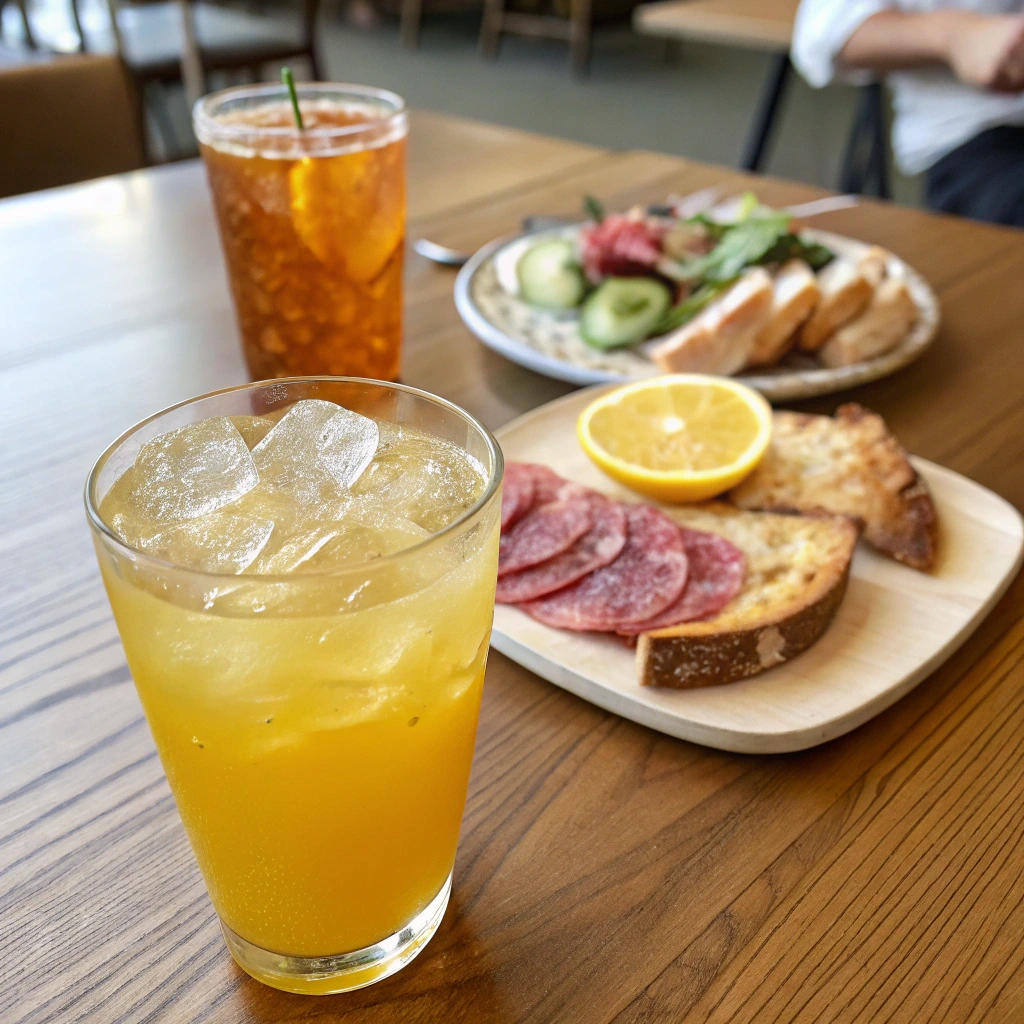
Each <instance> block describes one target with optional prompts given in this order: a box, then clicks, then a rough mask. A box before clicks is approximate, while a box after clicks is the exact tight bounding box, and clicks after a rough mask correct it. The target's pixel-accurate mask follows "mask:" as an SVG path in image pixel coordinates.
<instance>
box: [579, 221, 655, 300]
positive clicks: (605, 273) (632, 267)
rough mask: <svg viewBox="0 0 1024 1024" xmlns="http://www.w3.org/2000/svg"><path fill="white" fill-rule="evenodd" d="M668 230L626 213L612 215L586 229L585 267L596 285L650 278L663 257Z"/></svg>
mask: <svg viewBox="0 0 1024 1024" xmlns="http://www.w3.org/2000/svg"><path fill="white" fill-rule="evenodd" d="M664 235H665V228H664V227H663V226H661V225H660V224H657V223H655V222H652V221H650V220H646V219H644V218H641V217H635V216H631V215H630V214H625V213H612V214H609V215H608V216H607V217H605V219H604V220H602V221H601V222H600V223H599V224H588V225H586V226H585V227H584V228H583V231H582V233H581V235H580V241H581V244H582V248H583V267H584V270H585V271H586V274H587V277H588V278H589V279H590V280H591V281H592V282H594V284H597V283H599V282H600V281H603V280H604V279H605V278H606V277H611V276H618V277H628V276H630V275H634V274H649V273H650V272H651V271H652V270H653V268H654V266H655V264H657V262H658V260H659V259H661V256H662V248H661V243H662V239H663V238H664Z"/></svg>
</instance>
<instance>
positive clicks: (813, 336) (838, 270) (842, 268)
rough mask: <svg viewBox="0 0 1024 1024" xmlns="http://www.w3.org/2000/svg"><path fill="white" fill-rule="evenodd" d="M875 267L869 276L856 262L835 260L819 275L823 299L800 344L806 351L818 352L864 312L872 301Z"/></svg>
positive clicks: (803, 329)
mask: <svg viewBox="0 0 1024 1024" xmlns="http://www.w3.org/2000/svg"><path fill="white" fill-rule="evenodd" d="M874 275H875V272H874V269H873V268H872V269H871V270H870V271H869V272H868V273H865V271H864V270H862V269H861V268H860V267H859V266H858V265H857V264H856V263H854V262H853V261H852V260H848V259H844V258H843V257H839V258H838V259H834V260H833V261H832V262H831V263H830V264H829V265H828V266H827V267H825V269H824V270H823V271H822V272H821V273H820V274H819V275H818V287H819V288H820V289H821V298H820V299H819V300H818V305H817V307H816V308H815V310H814V312H813V313H811V315H810V316H809V317H808V318H807V320H806V321H805V323H804V325H803V327H801V328H800V335H799V337H798V338H797V344H798V345H799V346H800V348H802V349H803V350H804V351H805V352H817V351H818V349H819V348H821V346H822V345H824V344H825V341H826V340H827V339H828V338H829V337H831V336H832V335H833V334H835V332H836V331H837V330H838V329H839V328H840V327H842V326H843V324H845V323H847V322H848V321H850V320H852V319H853V318H854V317H855V316H857V314H858V313H861V312H862V311H863V310H864V308H865V307H866V306H867V304H868V303H869V302H870V301H871V296H872V295H873V294H874V292H875V289H874V285H872V283H871V278H872V277H873V276H874Z"/></svg>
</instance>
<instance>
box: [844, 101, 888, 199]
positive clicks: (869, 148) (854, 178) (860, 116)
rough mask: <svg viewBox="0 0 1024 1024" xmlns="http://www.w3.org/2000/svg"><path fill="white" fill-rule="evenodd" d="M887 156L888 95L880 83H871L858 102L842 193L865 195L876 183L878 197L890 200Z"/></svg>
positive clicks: (851, 131)
mask: <svg viewBox="0 0 1024 1024" xmlns="http://www.w3.org/2000/svg"><path fill="white" fill-rule="evenodd" d="M888 153H889V147H888V140H887V138H886V124H885V93H884V92H883V89H882V84H881V83H880V82H872V83H871V84H870V85H865V86H864V87H863V88H862V89H861V92H860V98H859V100H858V101H857V113H856V114H855V115H854V120H853V128H852V129H851V130H850V138H849V140H848V141H847V143H846V150H845V152H844V154H843V162H842V165H841V167H840V172H839V188H840V189H841V190H842V191H843V192H854V193H859V194H865V193H867V191H868V189H869V187H870V184H871V182H872V181H874V193H875V195H877V196H878V197H879V198H881V199H889V198H890V197H891V192H890V189H889V155H888Z"/></svg>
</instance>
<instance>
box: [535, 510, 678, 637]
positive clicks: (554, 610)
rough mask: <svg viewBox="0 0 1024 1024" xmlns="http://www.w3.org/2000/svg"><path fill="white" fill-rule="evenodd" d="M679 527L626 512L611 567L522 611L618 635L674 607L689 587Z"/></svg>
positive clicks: (652, 513) (654, 513)
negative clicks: (623, 536) (623, 531)
mask: <svg viewBox="0 0 1024 1024" xmlns="http://www.w3.org/2000/svg"><path fill="white" fill-rule="evenodd" d="M686 575H687V559H686V553H685V552H684V550H683V538H682V534H681V533H680V531H679V527H678V526H676V524H675V523H673V522H672V520H671V519H669V518H668V516H666V515H665V514H664V513H663V512H659V511H658V510H657V509H656V508H651V507H650V506H649V505H628V506H627V507H626V544H625V546H624V547H623V549H622V552H621V553H620V554H619V557H618V558H616V559H615V561H614V562H612V563H611V564H610V565H606V566H605V567H604V568H603V569H598V570H596V571H595V572H592V573H590V575H588V576H584V577H583V579H581V580H580V581H579V582H577V583H574V584H573V585H572V586H570V587H565V588H564V589H562V590H559V591H557V592H556V593H554V594H549V595H548V596H547V597H542V598H540V599H539V600H536V601H527V602H525V603H523V604H521V605H520V607H521V608H522V609H523V610H524V611H525V612H527V613H529V614H530V615H532V616H533V617H534V618H535V619H537V621H538V622H543V623H544V624H545V625H548V626H555V627H557V628H559V629H574V630H582V631H590V630H596V631H601V632H614V631H615V630H617V629H620V628H622V627H623V626H626V625H628V624H629V623H632V622H644V621H646V620H648V619H651V618H653V617H654V616H655V615H657V614H658V613H659V612H662V611H664V610H665V609H666V608H668V606H669V605H671V604H673V603H674V602H675V601H676V599H677V598H678V597H679V595H680V594H681V593H682V592H683V588H684V587H685V586H686Z"/></svg>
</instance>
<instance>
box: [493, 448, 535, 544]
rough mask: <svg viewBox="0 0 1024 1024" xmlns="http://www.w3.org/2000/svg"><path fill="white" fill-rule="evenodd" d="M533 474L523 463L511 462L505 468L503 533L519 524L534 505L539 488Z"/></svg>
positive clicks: (502, 502) (502, 486)
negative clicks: (535, 483)
mask: <svg viewBox="0 0 1024 1024" xmlns="http://www.w3.org/2000/svg"><path fill="white" fill-rule="evenodd" d="M533 479H534V477H533V473H531V472H530V468H529V467H528V466H525V465H523V463H521V462H510V463H509V464H508V465H507V466H506V467H505V479H504V481H503V483H502V485H501V532H502V533H504V532H505V531H506V530H507V529H508V528H509V527H510V526H512V525H513V524H514V523H517V522H518V521H519V520H520V519H522V518H523V516H525V515H526V513H527V512H529V511H530V507H531V506H532V505H533V501H534V496H535V495H536V493H537V488H536V486H535V485H534V482H533Z"/></svg>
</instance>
